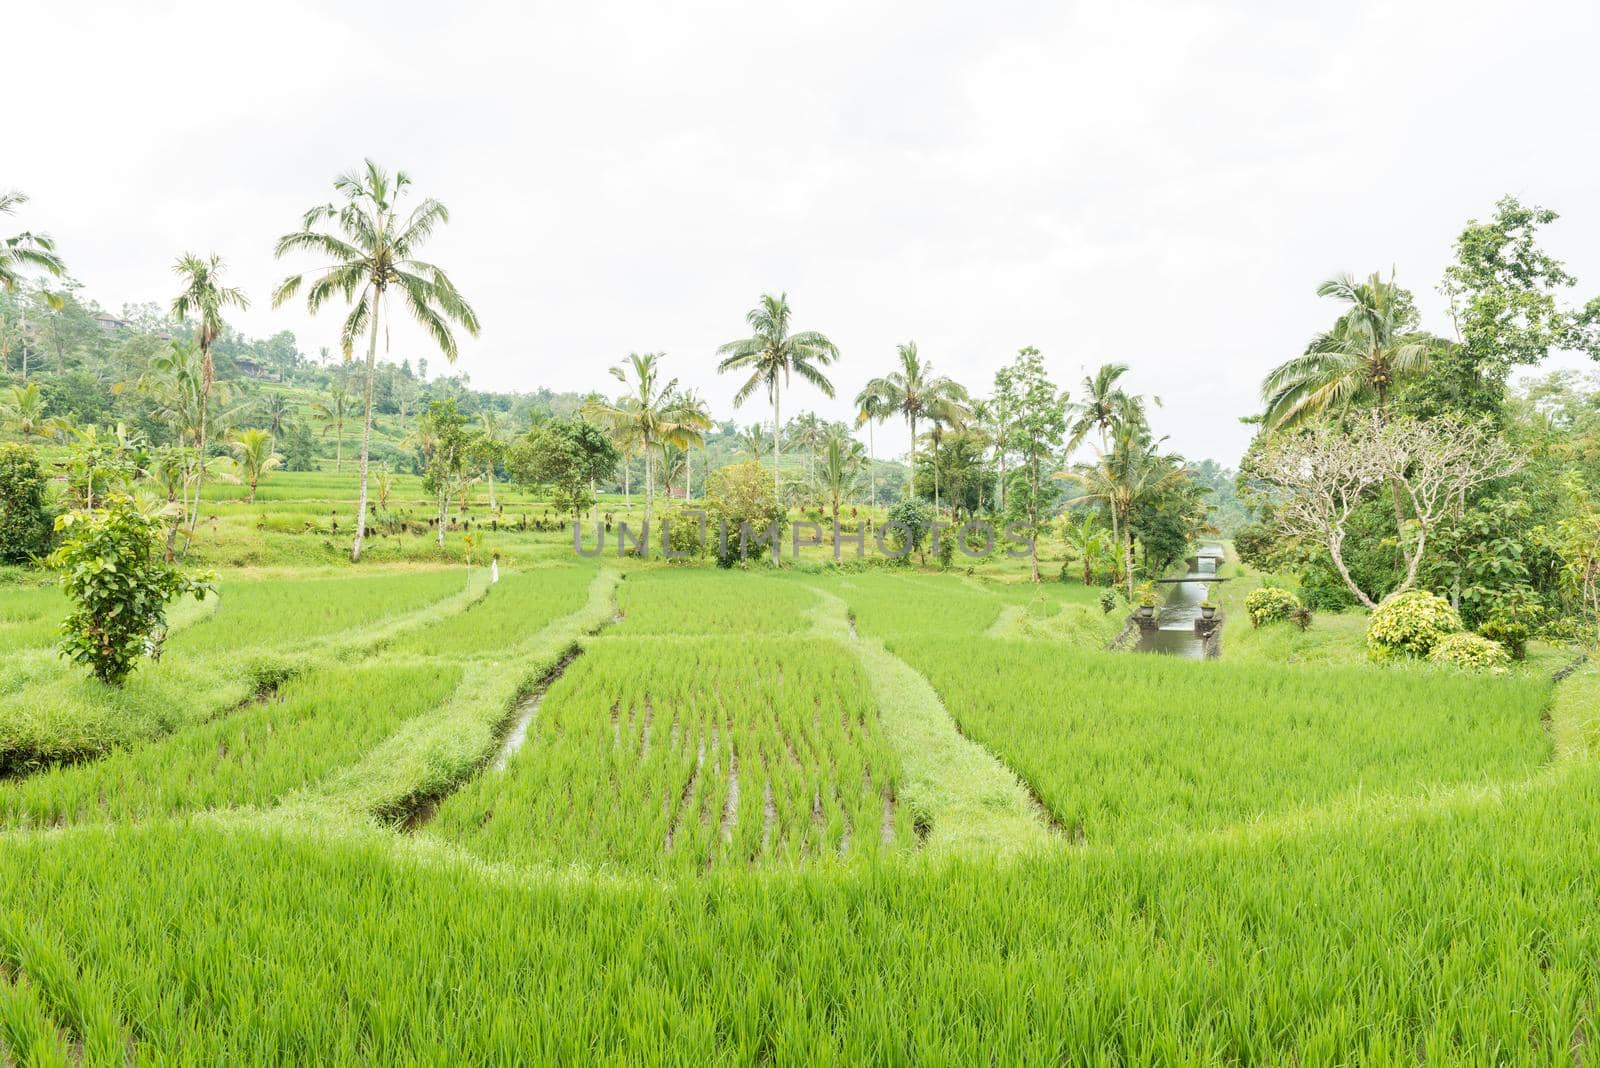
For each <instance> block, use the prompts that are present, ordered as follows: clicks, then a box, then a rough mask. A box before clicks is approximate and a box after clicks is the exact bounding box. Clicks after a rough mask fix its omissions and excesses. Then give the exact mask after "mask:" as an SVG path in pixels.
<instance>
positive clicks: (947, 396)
mask: <svg viewBox="0 0 1600 1068" xmlns="http://www.w3.org/2000/svg"><path fill="white" fill-rule="evenodd" d="M897 352H898V355H899V358H900V367H899V369H897V370H895V371H891V372H890V373H889V374H886V375H884V376H882V377H881V378H874V379H873V380H872V381H870V382H868V383H867V385H866V387H865V388H864V389H863V390H862V393H863V394H865V393H868V392H870V393H873V394H875V395H876V396H878V397H879V398H881V399H882V402H883V403H884V404H885V405H886V406H887V407H888V409H889V410H890V411H894V412H899V413H900V414H901V415H902V416H904V417H905V420H906V423H907V425H908V426H910V428H911V474H910V475H909V476H908V480H909V479H912V478H915V475H916V470H917V422H918V421H919V420H929V419H931V420H933V421H934V422H935V424H936V425H942V426H944V427H949V426H955V425H960V424H963V423H965V422H966V420H967V419H969V418H971V415H972V410H971V408H970V403H971V402H970V400H969V398H968V396H967V391H966V388H965V387H964V386H962V385H961V384H960V383H959V382H957V381H955V380H954V379H952V378H946V377H945V376H944V375H936V374H934V373H933V364H932V363H931V362H929V361H924V360H923V359H922V357H920V356H919V355H918V354H917V343H916V342H915V341H908V342H906V343H905V344H904V345H900V346H898V348H897ZM940 433H941V434H942V433H943V431H942V430H941V431H940ZM935 478H937V472H935ZM934 492H935V496H937V493H938V490H937V486H936V487H935V491H934Z"/></svg>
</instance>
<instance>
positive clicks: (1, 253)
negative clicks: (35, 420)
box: [0, 190, 67, 377]
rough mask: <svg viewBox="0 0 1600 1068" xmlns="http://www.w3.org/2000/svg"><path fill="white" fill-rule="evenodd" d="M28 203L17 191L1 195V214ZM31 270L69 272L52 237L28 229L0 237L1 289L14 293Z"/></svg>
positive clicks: (13, 210) (10, 213) (57, 274)
mask: <svg viewBox="0 0 1600 1068" xmlns="http://www.w3.org/2000/svg"><path fill="white" fill-rule="evenodd" d="M27 202H28V196H27V194H26V193H19V192H17V191H16V190H12V191H11V192H0V215H15V214H16V212H17V209H18V208H19V207H21V206H22V205H24V204H26V203H27ZM30 267H31V268H34V269H36V270H40V271H44V272H45V273H47V274H51V275H54V276H55V277H57V278H60V277H61V276H62V275H63V274H65V273H66V270H67V268H66V265H65V264H64V263H62V262H61V257H60V256H58V255H56V243H55V242H54V241H52V240H51V239H50V235H48V234H35V233H30V232H28V231H26V230H24V231H23V232H22V233H20V234H13V235H12V236H10V237H3V238H0V289H3V290H5V291H6V292H7V293H11V292H14V291H15V290H16V288H17V284H18V283H19V282H21V280H22V271H23V270H25V269H27V268H30ZM24 377H26V376H24Z"/></svg>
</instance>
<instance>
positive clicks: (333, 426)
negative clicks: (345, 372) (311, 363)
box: [311, 377, 355, 471]
mask: <svg viewBox="0 0 1600 1068" xmlns="http://www.w3.org/2000/svg"><path fill="white" fill-rule="evenodd" d="M354 403H355V398H354V397H352V396H350V386H349V384H348V383H346V381H345V380H344V378H343V377H339V378H335V379H334V381H333V384H332V385H330V386H329V387H328V392H327V393H326V394H324V395H323V398H322V400H319V401H315V402H313V403H312V405H311V415H312V417H313V418H314V419H316V420H317V421H318V422H320V423H321V424H322V436H323V437H327V436H328V435H330V434H332V435H333V469H334V470H335V471H343V470H344V420H345V417H346V416H347V415H349V414H350V408H351V406H352V405H353V404H354Z"/></svg>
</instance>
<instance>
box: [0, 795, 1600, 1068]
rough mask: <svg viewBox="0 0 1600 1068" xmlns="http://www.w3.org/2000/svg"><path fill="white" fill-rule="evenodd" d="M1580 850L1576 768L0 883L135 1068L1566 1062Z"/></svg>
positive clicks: (227, 837)
mask: <svg viewBox="0 0 1600 1068" xmlns="http://www.w3.org/2000/svg"><path fill="white" fill-rule="evenodd" d="M497 818H498V815H497ZM1596 837H1600V777H1597V776H1595V775H1594V774H1593V769H1592V768H1589V767H1586V768H1583V769H1581V771H1580V770H1575V771H1573V772H1571V773H1566V774H1560V775H1556V776H1552V777H1549V778H1548V779H1546V780H1544V781H1542V782H1541V783H1539V784H1536V785H1532V786H1529V787H1527V788H1525V789H1517V790H1502V791H1493V790H1491V791H1485V792H1484V793H1482V794H1481V795H1477V796H1462V797H1456V798H1452V799H1447V800H1442V801H1441V802H1440V803H1439V804H1438V805H1434V806H1428V807H1425V808H1421V809H1418V810H1416V811H1410V812H1407V811H1401V812H1398V813H1393V814H1389V815H1386V816H1385V817H1383V818H1381V819H1369V818H1366V817H1363V816H1361V815H1359V814H1358V815H1357V816H1356V817H1354V818H1352V819H1349V820H1331V821H1327V822H1326V823H1323V824H1320V825H1316V826H1312V827H1310V828H1307V829H1305V830H1303V831H1296V832H1295V833H1293V834H1285V833H1278V832H1270V831H1269V832H1264V833H1262V834H1260V835H1253V836H1246V837H1240V838H1226V839H1207V840H1197V841H1193V842H1184V843H1176V844H1172V845H1170V846H1167V847H1164V848H1160V849H1144V848H1125V847H1119V848H1108V849H1104V850H1096V849H1088V850H1078V851H1075V852H1074V851H1068V850H1057V851H1054V852H1052V853H1049V854H1041V855H1037V856H1034V857H1031V858H1029V859H1026V860H1023V861H1020V862H1012V863H1009V864H996V863H981V862H973V861H945V862H941V863H929V862H919V861H915V860H906V859H894V858H884V859H883V860H880V861H879V862H877V863H871V864H862V865H849V866H828V867H820V866H819V867H816V868H813V869H810V870H804V871H798V872H796V871H791V870H789V869H787V868H782V869H778V870H772V869H767V868H758V869H756V870H754V871H751V870H748V869H745V868H743V867H742V866H739V865H728V866H719V867H716V868H714V869H713V871H712V872H711V873H710V874H709V875H696V876H692V877H691V876H687V875H686V876H684V877H682V878H667V879H637V880H635V879H623V878H606V879H588V878H583V877H581V876H578V875H574V874H572V873H556V874H552V875H549V876H534V875H520V874H517V873H515V872H508V871H506V870H503V869H489V868H486V867H483V866H480V865H475V864H471V863H460V862H455V861H451V860H449V859H447V858H445V857H443V856H441V855H440V854H439V852H438V851H436V850H435V851H426V850H421V849H411V850H406V851H404V853H403V854H402V855H400V856H397V855H396V850H395V848H394V845H393V842H392V840H391V839H390V838H387V837H384V836H380V835H377V834H371V833H369V834H346V833H338V834H335V833H330V832H326V831H317V830H310V829H299V828H297V827H291V826H287V825H286V826H284V827H272V826H266V825H263V824H260V823H255V824H250V823H245V822H243V821H234V822H229V823H223V822H216V821H186V822H173V823H167V822H154V823H150V824H146V825H141V826H139V827H132V828H127V827H125V828H112V827H94V828H85V829H83V830H80V831H75V832H72V833H70V834H65V835H62V834H57V835H31V836H10V837H8V839H7V841H6V843H5V848H4V849H3V850H0V897H3V898H4V899H5V900H7V901H30V902H41V903H45V904H44V905H42V906H41V910H42V913H43V915H44V917H45V921H44V922H46V923H47V924H48V925H49V927H50V929H51V930H53V931H55V932H57V933H58V934H59V936H60V938H61V939H62V940H63V942H64V943H65V944H70V945H71V946H72V947H73V949H74V951H75V954H76V956H77V958H78V959H79V960H80V961H82V962H85V963H87V964H92V965H93V967H94V969H95V971H96V973H97V977H98V978H99V980H100V981H101V983H102V986H103V988H104V991H105V996H106V997H107V998H108V999H111V1000H113V1001H114V1003H115V1005H116V1006H117V1007H118V1008H119V1009H120V1011H121V1014H122V1016H123V1018H125V1019H127V1020H129V1021H138V1030H137V1032H136V1035H135V1037H136V1040H137V1044H138V1052H139V1056H140V1057H141V1059H145V1060H148V1061H151V1062H157V1063H165V1062H168V1061H175V1060H185V1059H187V1060H190V1061H195V1062H203V1063H252V1062H256V1061H262V1060H284V1061H295V1062H308V1061H319V1062H333V1063H356V1062H361V1063H372V1062H382V1063H394V1062H406V1063H416V1062H428V1063H435V1062H443V1061H450V1062H453V1063H483V1062H515V1061H520V1062H526V1061H589V1060H596V1059H599V1060H608V1061H633V1060H641V1059H652V1058H656V1059H667V1060H676V1061H685V1062H695V1063H724V1062H729V1063H755V1062H777V1061H787V1060H805V1061H819V1060H820V1061H848V1062H852V1063H861V1062H873V1063H876V1062H884V1061H891V1062H896V1063H913V1062H915V1063H975V1062H990V1061H995V1062H1001V1063H1060V1062H1068V1063H1078V1062H1095V1061H1100V1060H1104V1061H1108V1062H1114V1063H1229V1064H1237V1063H1291V1062H1293V1063H1369V1062H1382V1063H1387V1062H1395V1061H1400V1060H1405V1061H1408V1062H1409V1061H1412V1060H1420V1061H1424V1062H1429V1063H1435V1062H1438V1063H1485V1062H1495V1063H1527V1062H1533V1063H1537V1062H1550V1061H1558V1062H1561V1063H1568V1062H1570V1061H1571V1060H1575V1059H1578V1058H1577V1057H1575V1056H1574V1055H1573V1051H1574V1050H1583V1049H1587V1048H1588V1043H1589V1042H1590V1041H1591V1039H1590V1037H1589V1035H1590V1028H1592V1026H1593V1007H1592V1004H1591V1001H1592V997H1591V995H1592V991H1593V990H1594V989H1595V987H1596V985H1597V984H1600V929H1597V928H1596V925H1595V924H1594V923H1593V922H1592V915H1593V909H1594V892H1593V886H1594V879H1593V858H1592V856H1591V855H1590V851H1587V850H1583V849H1576V848H1573V843H1578V842H1590V841H1594V840H1595V839H1596Z"/></svg>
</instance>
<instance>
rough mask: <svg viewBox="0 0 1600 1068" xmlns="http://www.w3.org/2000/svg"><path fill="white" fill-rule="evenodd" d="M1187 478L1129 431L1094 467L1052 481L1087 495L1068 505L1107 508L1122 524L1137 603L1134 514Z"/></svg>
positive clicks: (1064, 473) (1123, 546) (1130, 589)
mask: <svg viewBox="0 0 1600 1068" xmlns="http://www.w3.org/2000/svg"><path fill="white" fill-rule="evenodd" d="M1186 476H1187V472H1186V471H1185V470H1184V468H1183V467H1182V466H1181V465H1180V464H1178V463H1176V462H1175V460H1174V458H1173V457H1170V456H1165V455H1162V454H1161V453H1159V452H1157V450H1156V444H1155V443H1153V442H1144V441H1141V440H1139V438H1138V437H1137V436H1136V435H1135V434H1133V433H1132V432H1130V430H1128V429H1125V430H1123V431H1122V432H1121V433H1120V434H1118V435H1117V439H1116V441H1115V442H1114V443H1113V445H1112V448H1111V451H1110V452H1109V453H1105V452H1102V453H1100V455H1099V457H1098V460H1097V462H1096V463H1093V464H1080V465H1078V467H1077V468H1076V469H1074V470H1071V471H1057V472H1056V473H1055V474H1053V475H1051V476H1050V477H1051V478H1053V479H1060V480H1065V481H1070V482H1075V483H1077V485H1078V488H1079V489H1081V490H1082V491H1083V492H1082V493H1081V494H1079V495H1078V496H1076V497H1073V498H1070V499H1069V500H1068V501H1067V502H1066V503H1067V504H1068V505H1069V506H1071V505H1078V504H1103V505H1105V507H1106V509H1107V510H1108V511H1110V512H1111V513H1112V515H1113V517H1114V518H1115V519H1117V520H1120V524H1119V529H1120V530H1121V531H1122V540H1121V541H1120V543H1119V544H1118V549H1119V550H1120V555H1121V556H1122V563H1123V570H1124V574H1125V576H1126V579H1127V583H1128V599H1129V600H1130V601H1131V600H1132V599H1133V526H1132V517H1133V512H1134V510H1135V509H1136V508H1138V507H1139V506H1140V505H1141V504H1143V503H1144V502H1145V501H1147V500H1149V499H1150V498H1151V497H1153V496H1155V495H1156V494H1158V493H1160V492H1161V491H1162V490H1164V489H1166V488H1167V487H1169V486H1171V485H1173V484H1174V483H1176V482H1178V481H1180V480H1181V479H1183V478H1185V477H1186Z"/></svg>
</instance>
